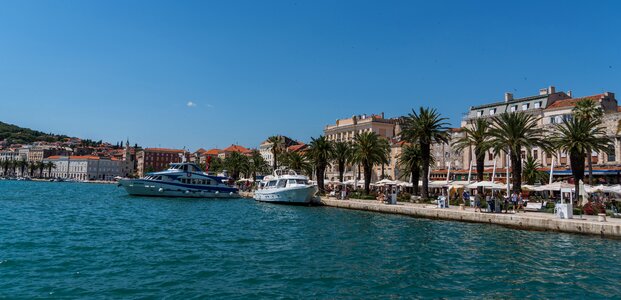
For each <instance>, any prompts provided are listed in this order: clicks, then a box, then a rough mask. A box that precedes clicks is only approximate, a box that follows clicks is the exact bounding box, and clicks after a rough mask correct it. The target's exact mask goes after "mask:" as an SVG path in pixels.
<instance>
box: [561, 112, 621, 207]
mask: <svg viewBox="0 0 621 300" xmlns="http://www.w3.org/2000/svg"><path fill="white" fill-rule="evenodd" d="M600 125H601V124H600V123H599V121H597V120H588V119H582V118H573V119H571V120H564V121H563V123H562V124H557V125H556V126H555V129H556V131H557V133H556V134H555V135H554V136H553V138H552V141H553V143H554V145H555V146H556V147H558V149H559V150H561V151H564V152H566V153H568V154H569V159H570V164H571V173H572V175H573V177H574V186H575V190H576V196H575V197H576V198H575V199H578V197H579V196H580V195H579V193H580V180H582V179H583V178H584V160H585V155H587V153H588V151H592V150H595V151H605V150H607V149H608V147H610V146H611V141H610V139H608V138H607V137H606V130H605V128H604V127H602V126H600ZM589 155H590V153H589Z"/></svg>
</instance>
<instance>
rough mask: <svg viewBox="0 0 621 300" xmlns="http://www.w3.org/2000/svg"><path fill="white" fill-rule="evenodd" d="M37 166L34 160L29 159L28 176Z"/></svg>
mask: <svg viewBox="0 0 621 300" xmlns="http://www.w3.org/2000/svg"><path fill="white" fill-rule="evenodd" d="M37 168H38V166H37V163H36V162H34V161H31V162H29V163H28V174H29V175H30V177H33V176H34V171H36V170H37Z"/></svg>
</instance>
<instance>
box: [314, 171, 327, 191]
mask: <svg viewBox="0 0 621 300" xmlns="http://www.w3.org/2000/svg"><path fill="white" fill-rule="evenodd" d="M325 169H326V168H325V167H324V166H321V165H318V166H317V168H316V171H317V174H315V176H317V185H318V187H319V194H324V193H325V192H326V189H325V186H324V182H323V174H324V173H325Z"/></svg>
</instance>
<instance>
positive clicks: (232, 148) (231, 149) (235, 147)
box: [224, 145, 250, 153]
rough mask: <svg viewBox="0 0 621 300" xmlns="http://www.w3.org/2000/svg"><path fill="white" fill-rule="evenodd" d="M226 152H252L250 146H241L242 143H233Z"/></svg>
mask: <svg viewBox="0 0 621 300" xmlns="http://www.w3.org/2000/svg"><path fill="white" fill-rule="evenodd" d="M224 152H239V153H247V152H250V150H248V148H246V147H243V146H240V145H231V146H229V147H228V148H226V149H224Z"/></svg>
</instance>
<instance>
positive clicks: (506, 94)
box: [505, 93, 513, 102]
mask: <svg viewBox="0 0 621 300" xmlns="http://www.w3.org/2000/svg"><path fill="white" fill-rule="evenodd" d="M511 100H513V94H512V93H505V102H509V101H511Z"/></svg>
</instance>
